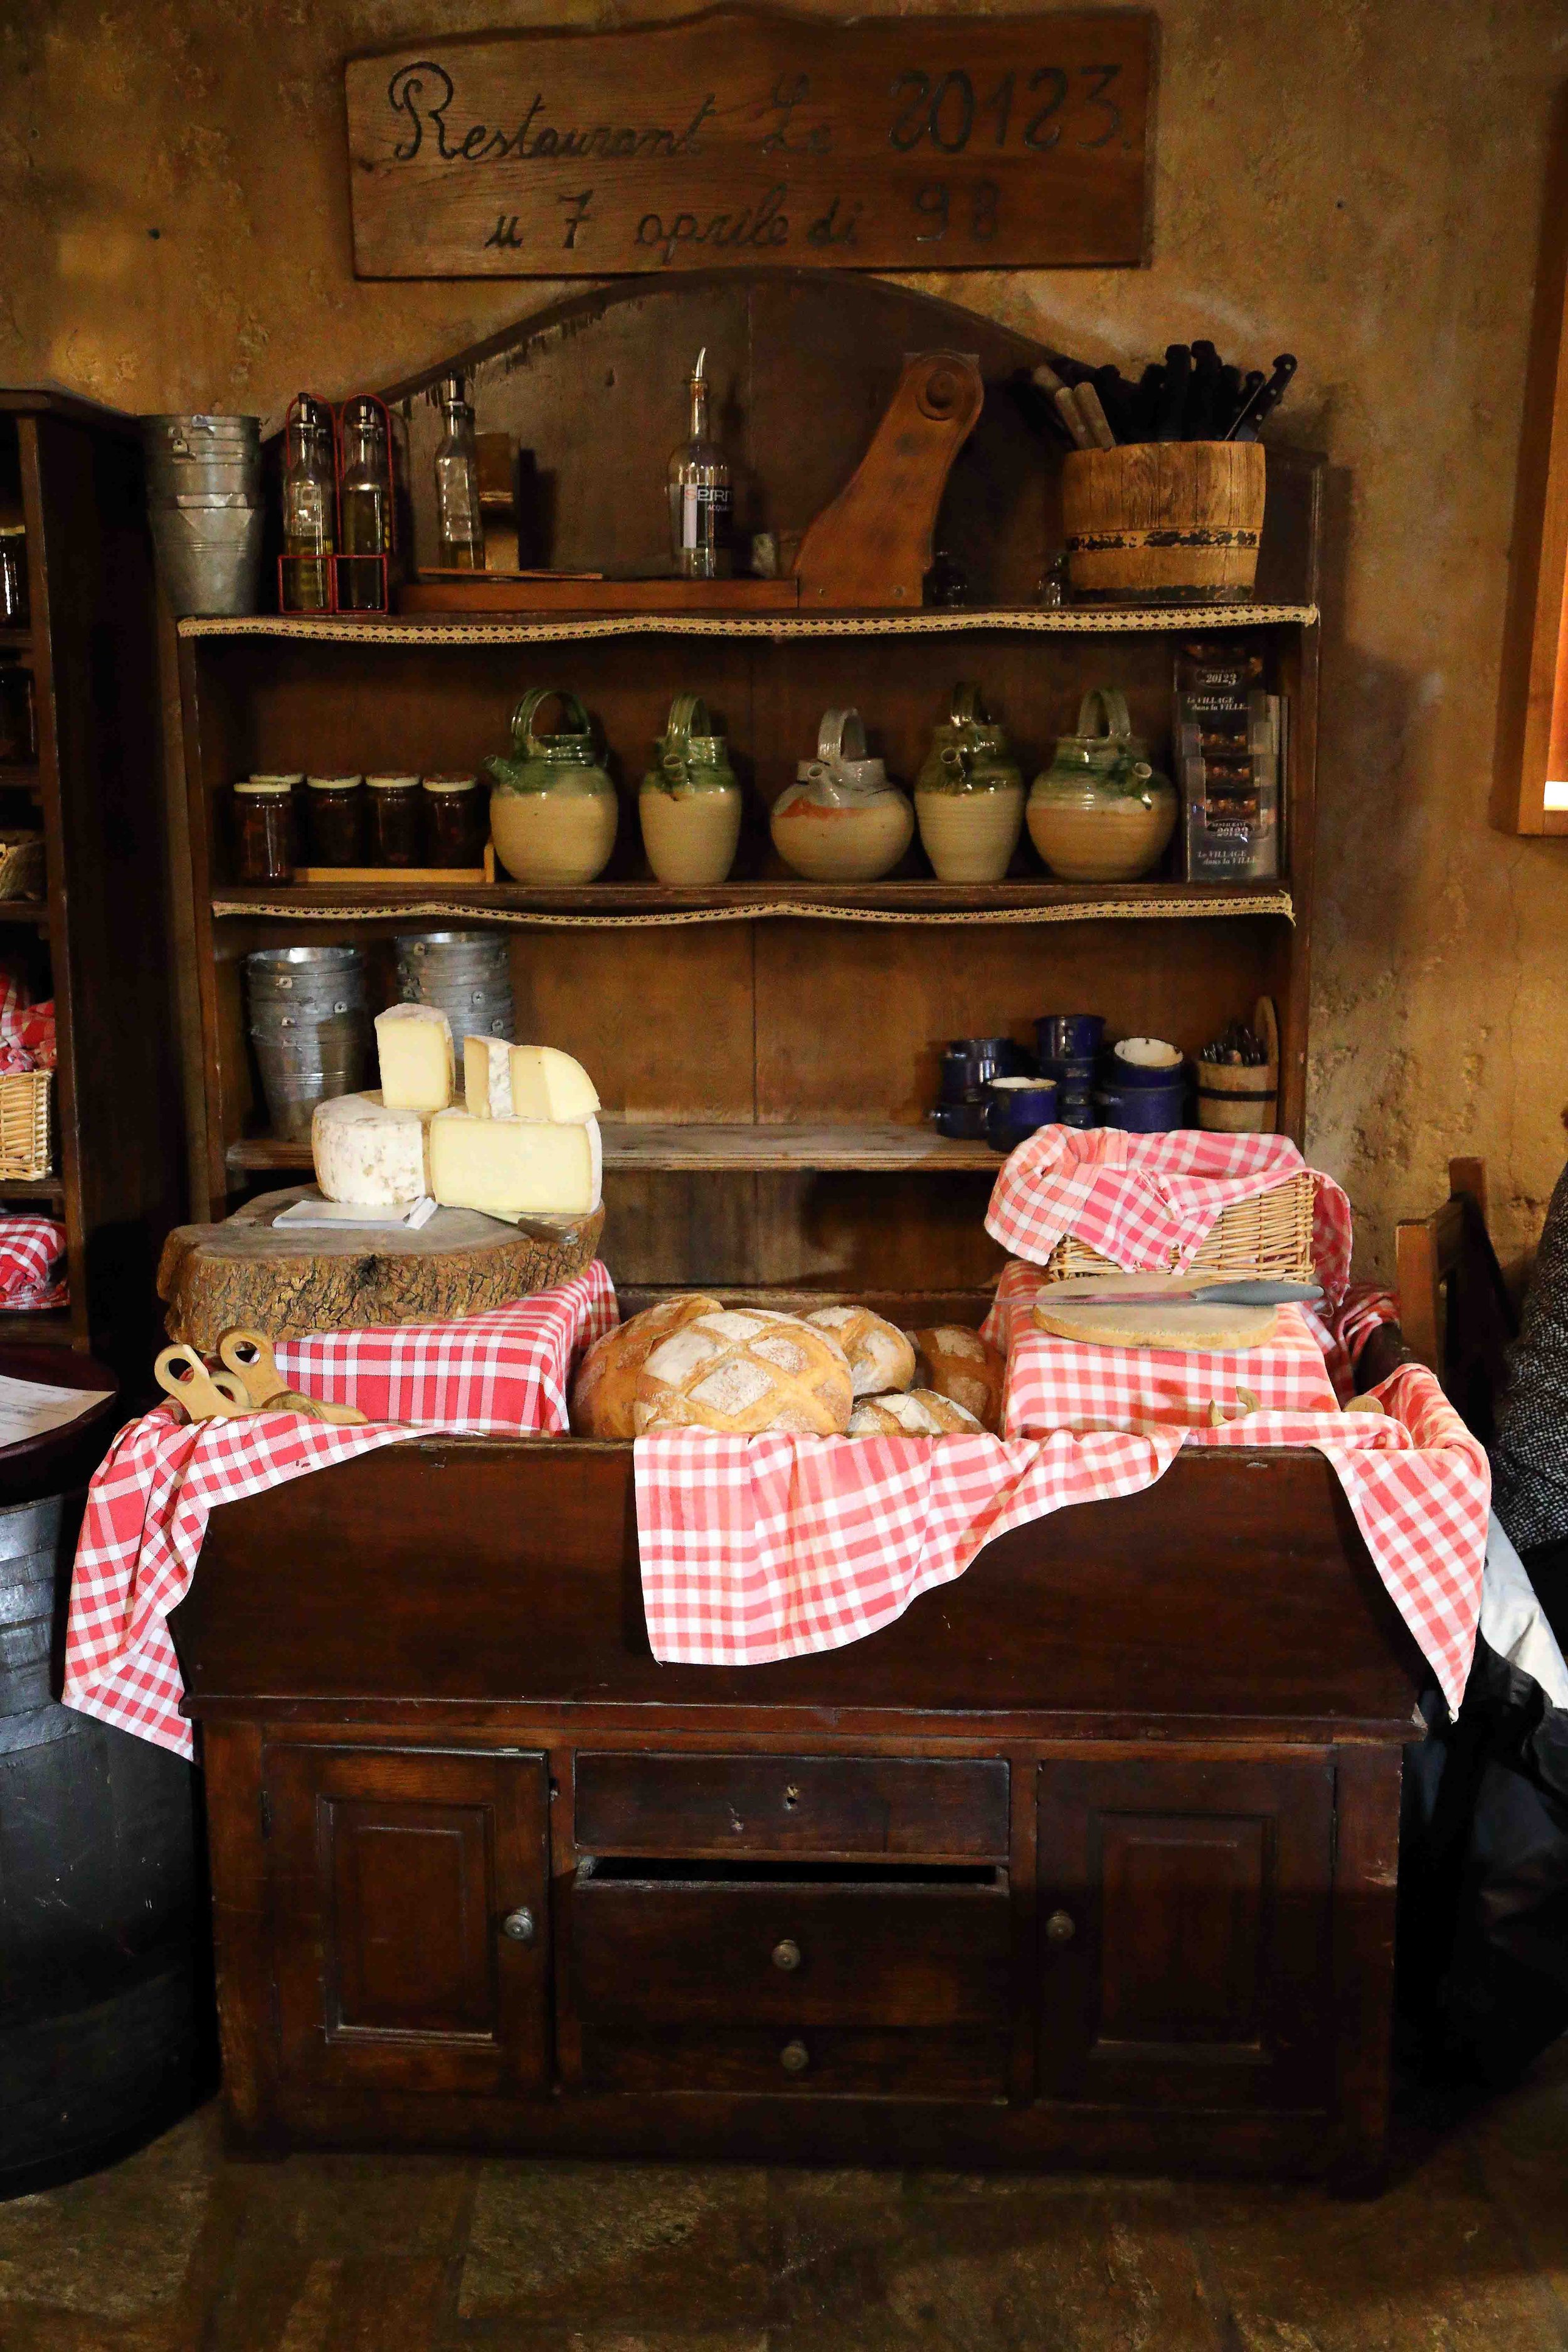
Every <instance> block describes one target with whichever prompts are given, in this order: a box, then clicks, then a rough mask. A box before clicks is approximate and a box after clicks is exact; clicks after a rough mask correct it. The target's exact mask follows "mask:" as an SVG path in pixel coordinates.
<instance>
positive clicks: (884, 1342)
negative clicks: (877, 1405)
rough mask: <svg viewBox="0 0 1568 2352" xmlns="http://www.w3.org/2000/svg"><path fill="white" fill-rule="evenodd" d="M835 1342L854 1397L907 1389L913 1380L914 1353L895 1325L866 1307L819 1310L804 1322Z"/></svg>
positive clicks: (905, 1337) (824, 1308)
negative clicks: (846, 1362) (844, 1357)
mask: <svg viewBox="0 0 1568 2352" xmlns="http://www.w3.org/2000/svg"><path fill="white" fill-rule="evenodd" d="M805 1320H806V1321H807V1322H808V1323H811V1324H814V1325H815V1326H816V1329H817V1330H819V1331H826V1333H827V1334H828V1336H829V1337H830V1338H831V1339H837V1342H838V1344H839V1346H840V1347H841V1348H842V1349H843V1350H844V1352H845V1354H846V1355H847V1357H848V1359H849V1376H850V1378H851V1380H852V1381H854V1383H855V1393H856V1395H857V1396H858V1397H863V1396H881V1395H883V1394H884V1393H885V1392H886V1391H888V1390H889V1389H907V1388H908V1387H909V1385H910V1381H912V1380H913V1379H914V1376H915V1351H914V1349H913V1348H912V1347H911V1346H910V1340H909V1338H908V1336H907V1334H906V1333H904V1332H902V1331H900V1328H899V1327H898V1325H897V1324H896V1323H885V1322H884V1321H883V1319H882V1318H881V1317H880V1316H879V1315H873V1314H872V1312H871V1310H870V1308H869V1307H817V1308H816V1311H815V1313H813V1314H810V1315H808V1316H807V1317H806V1318H805Z"/></svg>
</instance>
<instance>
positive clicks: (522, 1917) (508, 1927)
mask: <svg viewBox="0 0 1568 2352" xmlns="http://www.w3.org/2000/svg"><path fill="white" fill-rule="evenodd" d="M500 1931H501V1934H502V1935H503V1936H510V1937H511V1940H512V1942H513V1943H514V1944H531V1943H532V1941H533V1914H532V1912H531V1910H530V1909H529V1907H528V1906H527V1904H526V1903H524V1904H521V1905H520V1906H519V1907H518V1909H517V1910H515V1911H509V1912H508V1913H507V1915H506V1917H505V1918H504V1919H503V1920H502V1921H501V1923H500Z"/></svg>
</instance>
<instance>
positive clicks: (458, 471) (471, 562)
mask: <svg viewBox="0 0 1568 2352" xmlns="http://www.w3.org/2000/svg"><path fill="white" fill-rule="evenodd" d="M441 415H442V419H443V421H444V425H445V428H446V429H445V431H444V432H443V433H442V436H441V441H440V446H439V447H438V448H437V452H436V535H437V541H438V543H439V549H440V553H439V559H438V560H439V563H440V568H441V570H442V571H443V572H482V571H483V570H484V568H485V527H484V520H483V517H482V515H481V513H480V510H479V445H478V443H477V441H476V440H475V437H474V412H473V410H472V408H471V407H470V406H469V404H468V397H467V390H466V387H465V385H464V383H463V379H462V377H461V376H460V375H449V376H448V377H447V380H446V382H445V383H443V384H442V386H441Z"/></svg>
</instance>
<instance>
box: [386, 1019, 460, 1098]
mask: <svg viewBox="0 0 1568 2352" xmlns="http://www.w3.org/2000/svg"><path fill="white" fill-rule="evenodd" d="M375 1051H376V1058H377V1060H378V1061H379V1063H380V1064H381V1094H382V1100H383V1101H384V1103H385V1105H386V1107H387V1108H388V1110H416V1111H418V1112H419V1113H420V1114H421V1116H422V1117H424V1118H430V1117H431V1116H432V1115H433V1114H434V1113H435V1112H436V1111H438V1110H445V1109H446V1108H447V1104H448V1103H449V1102H450V1101H451V1099H452V1083H453V1079H454V1077H455V1076H456V1071H455V1066H454V1064H453V1060H452V1024H451V1023H450V1022H449V1021H448V1020H447V1016H446V1014H445V1013H443V1012H442V1010H441V1008H440V1006H439V1005H438V1004H389V1005H388V1006H387V1008H386V1011H385V1012H384V1013H377V1014H376V1016H375Z"/></svg>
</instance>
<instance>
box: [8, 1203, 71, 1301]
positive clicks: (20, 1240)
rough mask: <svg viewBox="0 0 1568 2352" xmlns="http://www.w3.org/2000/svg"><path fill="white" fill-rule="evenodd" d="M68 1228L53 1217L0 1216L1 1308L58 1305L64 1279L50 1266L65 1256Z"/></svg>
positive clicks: (63, 1290)
mask: <svg viewBox="0 0 1568 2352" xmlns="http://www.w3.org/2000/svg"><path fill="white" fill-rule="evenodd" d="M65 1247H66V1229H65V1227H64V1226H63V1225H62V1224H60V1223H58V1222H57V1221H56V1219H54V1218H53V1217H0V1307H7V1308H10V1307H56V1306H59V1305H62V1304H63V1303H64V1300H65V1298H66V1297H67V1296H68V1293H67V1291H66V1286H65V1284H64V1282H63V1281H61V1282H58V1283H56V1284H54V1285H53V1286H51V1284H50V1279H49V1276H50V1272H51V1269H52V1268H53V1267H54V1266H55V1265H57V1264H58V1261H59V1260H60V1259H61V1258H62V1257H63V1256H64V1255H65Z"/></svg>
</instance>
